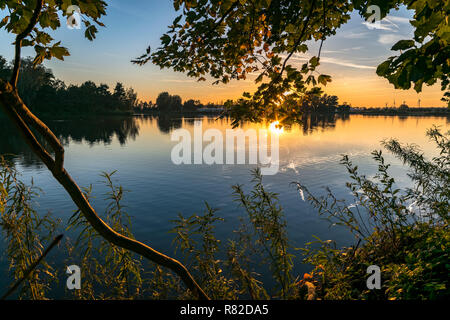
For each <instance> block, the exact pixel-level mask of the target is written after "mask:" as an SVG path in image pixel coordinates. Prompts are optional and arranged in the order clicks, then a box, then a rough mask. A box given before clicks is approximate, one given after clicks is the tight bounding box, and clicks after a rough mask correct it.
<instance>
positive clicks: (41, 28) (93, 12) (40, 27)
mask: <svg viewBox="0 0 450 320" xmlns="http://www.w3.org/2000/svg"><path fill="white" fill-rule="evenodd" d="M38 5H39V1H38V0H23V1H22V0H1V1H0V9H1V10H6V12H8V14H7V15H6V16H5V17H3V18H2V20H0V29H1V28H5V30H6V31H7V32H9V33H12V34H15V35H21V34H22V33H23V32H25V31H27V30H26V29H27V27H28V26H29V24H30V21H31V20H32V18H33V14H34V12H35V8H37V6H38ZM71 5H76V6H78V7H79V8H80V11H81V18H82V23H83V25H84V27H85V36H86V38H87V39H89V40H93V39H94V38H95V35H96V33H97V32H98V29H97V27H96V26H104V25H103V23H102V22H100V20H99V19H100V18H101V17H102V16H104V15H105V14H106V2H104V1H102V0H95V1H91V0H45V1H44V2H43V6H42V9H41V11H40V13H39V15H38V17H37V22H38V23H37V24H36V25H35V26H34V27H33V28H32V30H31V31H30V32H29V33H27V34H26V37H25V38H24V39H23V40H22V46H23V47H34V50H35V51H36V56H35V58H34V64H35V65H38V64H40V63H42V62H43V61H44V60H45V59H52V58H56V59H59V60H64V57H65V56H68V55H69V51H68V49H67V48H65V47H63V46H62V45H61V41H57V40H55V39H53V38H52V36H51V35H50V34H49V32H50V31H51V30H56V29H58V28H59V27H60V26H61V24H62V23H63V24H64V23H65V22H61V20H62V18H66V17H68V16H70V15H71V14H72V12H69V11H68V8H69V7H70V6H71Z"/></svg>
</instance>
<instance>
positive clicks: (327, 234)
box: [0, 115, 449, 271]
mask: <svg viewBox="0 0 450 320" xmlns="http://www.w3.org/2000/svg"><path fill="white" fill-rule="evenodd" d="M199 119H200V120H202V121H203V128H204V129H208V128H217V129H219V130H221V131H223V132H225V130H226V129H229V128H230V121H228V120H226V119H222V120H217V121H216V120H214V119H211V118H206V117H205V118H199ZM197 120H198V119H197ZM0 122H1V125H2V129H3V130H2V131H1V133H0V154H5V153H12V154H14V155H15V156H14V157H13V158H14V162H15V163H16V166H17V167H18V168H19V170H20V171H21V172H22V175H23V179H24V181H26V182H30V181H31V179H32V178H33V180H34V183H35V184H36V185H37V186H39V187H41V188H42V189H43V190H44V191H45V194H44V195H42V197H41V198H39V199H37V202H38V204H39V210H40V211H42V212H45V211H51V212H52V213H53V214H54V215H55V216H57V217H60V218H62V219H63V221H64V222H66V221H67V219H68V217H70V215H71V214H72V212H73V211H74V209H75V207H74V205H73V203H72V202H71V201H70V199H69V197H68V196H67V194H66V193H65V192H64V190H63V189H62V188H61V187H60V186H59V185H58V184H57V183H56V182H55V180H54V179H53V178H52V177H51V175H50V174H49V172H48V171H47V170H46V169H45V168H44V167H43V166H42V164H41V163H40V162H39V161H38V160H37V159H36V158H34V157H33V156H32V155H31V154H30V152H29V151H28V149H27V147H26V145H25V144H24V143H23V142H22V140H21V138H20V137H19V136H18V135H17V133H16V131H15V129H14V128H13V127H10V126H9V125H8V124H7V123H6V121H5V120H3V121H0ZM49 124H50V126H51V128H52V129H53V130H54V131H55V132H56V133H57V135H58V136H59V137H60V138H61V139H62V140H63V141H64V143H65V147H66V169H67V170H68V171H69V172H70V173H71V175H72V176H73V177H74V179H75V180H76V181H77V182H78V184H79V185H80V186H89V185H90V184H92V185H93V190H94V195H95V199H94V200H93V205H94V207H95V208H96V209H97V211H99V212H102V210H103V209H104V206H105V201H104V200H103V199H104V197H105V196H104V194H105V192H106V189H105V187H104V185H103V184H102V182H101V180H102V179H101V177H100V174H101V173H102V172H103V171H106V172H111V171H114V170H117V173H116V174H115V175H114V178H115V180H116V182H117V183H119V184H121V185H122V186H123V187H124V188H125V189H126V190H129V192H128V193H127V194H126V201H125V203H126V205H127V212H128V213H129V214H130V215H131V216H132V222H133V230H134V233H135V236H136V238H137V239H139V240H141V241H144V242H146V243H149V244H151V245H152V246H153V247H154V248H156V249H158V250H161V251H163V252H167V253H171V252H172V251H173V248H172V244H171V242H172V238H173V235H172V234H169V233H168V232H169V230H170V229H171V228H172V226H173V225H172V224H171V220H172V219H175V218H176V216H177V214H178V213H183V214H184V215H191V214H193V213H200V212H201V211H203V210H204V201H208V203H209V204H210V205H211V206H212V207H214V208H217V209H219V211H218V213H217V214H218V215H220V216H222V217H223V218H225V219H226V222H225V223H224V224H223V225H222V226H221V227H220V228H218V230H217V233H218V236H219V237H220V238H223V239H226V238H229V237H231V236H232V230H233V228H235V227H237V225H238V223H239V220H238V217H240V216H241V215H243V214H244V212H243V211H242V209H240V208H239V207H238V206H237V204H236V203H234V202H233V196H232V189H231V186H232V185H234V184H244V185H245V186H247V187H248V186H250V185H251V183H250V179H251V175H250V170H251V169H252V168H253V167H254V166H250V165H213V166H208V165H190V166H189V165H182V166H176V165H174V164H173V163H172V161H171V158H170V155H171V150H172V148H173V146H174V145H175V144H176V143H175V142H172V141H171V135H170V133H171V132H172V131H173V130H174V129H177V128H186V129H188V130H193V126H194V119H192V118H182V119H169V118H157V117H143V116H135V117H129V118H105V119H99V120H95V119H93V120H67V121H51V122H49ZM433 125H437V126H440V127H441V128H443V129H445V130H448V129H449V119H446V118H438V117H406V118H399V117H384V116H376V117H375V116H360V115H352V116H350V117H347V118H339V117H318V118H312V119H310V120H309V121H308V122H306V123H304V124H303V125H299V126H294V127H292V128H290V129H289V130H285V132H284V133H282V134H281V135H280V171H279V173H278V174H277V175H275V176H266V177H265V178H264V181H265V184H266V186H267V187H268V188H269V189H270V190H271V191H273V192H277V193H279V194H280V201H281V204H282V205H283V207H284V209H285V215H286V218H287V222H288V233H289V236H290V239H291V240H292V242H293V244H294V246H296V247H299V246H302V245H303V244H304V243H305V242H308V241H311V240H312V239H313V238H312V235H316V236H318V237H320V238H322V239H334V240H337V241H338V243H340V244H348V243H349V242H350V241H351V240H352V239H351V237H350V236H349V234H348V233H347V232H346V231H345V230H342V229H338V228H329V225H328V223H327V222H326V221H323V220H321V219H319V218H318V216H317V213H316V212H315V210H313V208H312V207H311V206H310V205H309V204H308V203H305V202H304V201H302V199H301V197H300V196H299V194H298V192H297V191H296V189H295V188H294V187H293V186H291V185H290V183H291V182H294V181H301V182H302V183H303V184H304V185H306V186H308V187H309V189H310V190H311V191H313V192H315V193H316V194H322V193H323V192H324V190H323V187H325V186H330V187H331V188H332V189H333V190H334V191H335V193H336V194H337V195H338V196H339V197H340V198H348V197H349V193H348V191H347V190H346V189H345V182H346V181H348V178H347V174H346V172H345V170H344V168H343V167H342V166H341V165H340V164H339V160H340V159H341V157H342V155H343V154H347V155H349V156H350V157H351V159H352V161H353V162H354V163H355V164H358V165H359V167H360V168H361V171H362V172H364V173H366V174H368V175H370V174H373V173H375V171H376V169H377V167H376V164H375V162H374V161H373V160H372V159H371V155H370V152H371V151H373V150H374V149H381V145H380V141H381V140H383V139H385V138H390V137H395V138H398V139H399V140H400V141H403V142H409V143H415V144H418V145H420V146H422V147H423V150H424V151H425V153H426V154H427V155H430V156H431V155H433V154H434V148H433V145H432V144H430V143H429V141H428V139H427V138H426V137H425V132H426V130H427V129H428V128H430V127H432V126H433ZM243 128H244V129H248V128H258V126H257V125H252V124H247V125H244V126H243ZM386 158H387V159H388V160H389V161H390V162H391V163H392V167H391V172H392V173H393V175H394V176H395V177H396V178H397V182H398V184H399V185H408V183H409V180H408V178H407V176H406V174H405V169H404V167H403V166H402V164H401V163H400V162H399V161H398V160H396V159H394V158H393V157H391V156H389V155H388V154H386ZM298 268H299V271H301V269H303V267H302V266H301V265H300V264H299V266H298Z"/></svg>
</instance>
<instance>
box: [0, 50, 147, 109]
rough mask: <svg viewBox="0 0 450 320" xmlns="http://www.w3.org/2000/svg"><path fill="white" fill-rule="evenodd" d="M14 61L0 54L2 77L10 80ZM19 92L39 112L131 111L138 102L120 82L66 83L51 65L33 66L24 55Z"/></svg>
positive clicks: (29, 58)
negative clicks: (112, 85) (57, 76)
mask: <svg viewBox="0 0 450 320" xmlns="http://www.w3.org/2000/svg"><path fill="white" fill-rule="evenodd" d="M11 73H12V64H11V63H8V62H7V61H6V60H5V58H3V57H1V56H0V78H2V79H4V80H8V79H9V78H10V75H11ZM17 88H18V90H19V94H20V96H21V97H22V99H23V100H24V102H25V104H26V105H28V106H29V107H30V108H31V110H32V111H33V112H34V113H36V114H38V115H51V116H60V115H92V114H110V113H132V112H133V108H134V107H135V106H136V105H138V101H137V94H136V93H135V92H134V90H133V89H132V88H129V89H126V88H125V87H124V86H123V84H122V83H120V82H118V83H117V84H116V86H115V88H114V90H112V91H111V90H110V88H109V86H108V85H106V84H100V85H98V86H97V85H96V84H95V83H94V82H92V81H86V82H84V83H83V84H81V85H73V84H71V85H69V86H67V85H66V84H65V83H64V82H63V81H61V80H58V79H56V78H55V76H54V74H53V72H52V70H51V69H48V68H46V67H44V66H43V65H38V66H34V65H33V59H32V58H31V57H28V58H24V59H22V64H21V71H20V78H19V82H18V86H17Z"/></svg>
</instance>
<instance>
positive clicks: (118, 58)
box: [0, 0, 443, 107]
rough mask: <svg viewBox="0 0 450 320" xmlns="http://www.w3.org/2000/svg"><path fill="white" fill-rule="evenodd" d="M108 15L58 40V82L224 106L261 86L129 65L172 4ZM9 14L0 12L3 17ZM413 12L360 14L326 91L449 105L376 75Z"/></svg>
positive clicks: (112, 10) (357, 100) (342, 39)
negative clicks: (374, 17)
mask: <svg viewBox="0 0 450 320" xmlns="http://www.w3.org/2000/svg"><path fill="white" fill-rule="evenodd" d="M108 3H109V6H108V11H107V12H108V14H107V16H106V17H105V18H103V20H102V21H103V22H104V23H105V25H106V27H105V28H101V30H100V32H99V34H98V36H97V39H96V40H94V42H90V41H88V40H86V39H85V38H84V35H83V32H82V31H81V30H76V29H74V30H70V29H68V28H66V27H62V28H60V29H59V30H57V31H56V32H54V34H52V36H53V37H54V38H55V39H58V40H62V44H63V45H64V46H66V47H67V48H69V50H70V52H71V56H70V57H67V58H66V60H65V61H64V62H61V61H57V60H51V61H48V62H46V63H45V64H46V66H47V67H50V68H52V69H53V71H54V73H55V76H56V77H57V78H59V79H62V80H64V81H65V82H66V83H82V82H84V81H86V80H92V81H94V82H96V83H107V84H109V85H110V86H113V85H114V83H115V82H116V81H120V82H123V83H124V84H125V85H126V86H131V87H133V88H134V89H135V90H136V91H137V92H138V94H139V98H140V99H143V100H153V101H154V100H155V99H156V96H157V94H158V93H159V92H162V91H169V92H170V93H172V94H179V95H180V96H181V97H182V98H183V99H189V98H194V99H200V100H202V101H204V102H206V101H213V102H220V101H222V100H226V99H228V98H237V97H239V96H240V94H241V93H242V92H243V91H244V90H246V91H252V90H253V89H254V88H255V86H254V84H253V82H252V79H248V80H247V81H239V82H237V81H234V82H231V83H230V84H228V85H219V86H212V85H211V82H208V81H207V82H200V83H199V82H196V80H195V79H191V78H188V77H186V76H185V75H183V74H179V73H174V72H172V71H170V70H167V69H166V70H160V69H159V67H156V66H154V65H151V64H148V65H146V66H143V67H138V66H134V65H132V64H131V63H130V60H131V59H133V58H135V57H137V56H139V55H141V54H142V53H143V52H144V51H145V49H146V48H147V47H148V45H151V47H152V48H156V47H158V45H159V38H160V36H161V35H162V34H163V33H164V32H165V31H166V30H167V25H169V24H170V23H171V22H172V21H173V19H174V18H175V17H176V16H177V13H176V12H175V10H174V9H173V6H172V1H168V0H165V1H161V0H149V1H144V0H127V1H124V0H122V1H119V0H113V1H108ZM2 16H3V14H1V13H0V17H2ZM410 16H411V13H410V12H408V11H407V10H406V9H404V8H402V9H400V10H398V11H392V12H391V13H390V14H389V16H388V17H387V18H386V19H384V20H383V21H382V22H381V27H380V28H379V29H369V28H368V27H367V26H366V25H364V24H363V22H364V21H363V20H362V19H361V18H360V17H359V16H358V15H356V14H354V15H353V16H352V19H351V20H350V22H349V23H348V24H346V25H345V26H344V27H343V28H341V29H340V30H339V31H338V33H337V35H336V36H334V37H333V38H330V39H328V40H327V41H326V42H325V43H324V47H323V50H322V59H321V66H320V70H319V71H320V72H322V73H325V74H330V75H332V77H333V82H332V84H330V85H329V86H328V87H327V89H326V91H327V93H329V94H336V95H338V96H339V98H340V101H341V102H344V101H347V102H349V103H351V104H353V105H354V106H384V105H385V104H386V103H387V104H388V105H389V106H391V105H393V103H394V100H395V101H396V105H397V106H398V105H399V104H400V103H401V102H403V101H406V103H407V104H408V105H410V106H412V107H414V106H417V101H418V99H419V98H420V99H421V101H422V106H442V105H443V102H441V101H440V98H441V97H442V93H441V92H440V87H439V85H438V84H437V85H435V86H433V87H431V88H425V90H424V92H422V93H421V94H420V95H418V94H416V93H415V92H414V91H413V90H409V91H399V90H394V89H393V86H392V85H390V84H389V83H388V82H387V80H385V79H381V78H379V77H378V76H377V75H376V74H375V69H376V66H377V65H378V64H379V63H381V62H383V61H384V60H385V59H386V58H387V57H389V56H391V55H394V54H393V52H391V51H390V48H391V47H392V45H393V44H394V43H395V42H396V41H398V40H400V39H407V38H411V35H412V27H411V26H410V25H409V22H408V21H409V17H410ZM12 41H13V38H12V37H11V36H10V35H8V34H7V33H6V32H5V31H4V30H3V29H2V30H1V31H0V43H1V44H2V45H1V50H0V55H3V56H5V57H6V58H7V59H9V60H10V59H12V57H13V47H12V46H11V45H10V44H11V43H12ZM317 50H318V44H315V43H311V44H310V52H311V53H310V54H315V53H317ZM33 53H34V52H33V50H32V49H27V50H24V55H33ZM307 58H308V55H303V56H300V55H297V56H294V58H293V59H292V63H293V64H294V65H295V64H298V65H300V64H302V63H303V61H304V60H305V59H307Z"/></svg>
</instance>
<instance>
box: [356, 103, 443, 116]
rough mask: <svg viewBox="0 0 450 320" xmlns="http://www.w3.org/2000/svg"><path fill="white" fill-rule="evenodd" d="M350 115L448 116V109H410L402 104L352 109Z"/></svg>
mask: <svg viewBox="0 0 450 320" xmlns="http://www.w3.org/2000/svg"><path fill="white" fill-rule="evenodd" d="M351 113H355V114H372V115H400V116H401V115H403V116H405V115H412V116H413V115H420V116H422V115H429V116H447V117H448V116H450V108H445V107H443V108H429V107H422V108H410V107H409V106H408V105H407V104H405V103H403V104H401V105H400V106H399V107H398V108H395V107H385V108H353V109H352V110H351Z"/></svg>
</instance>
